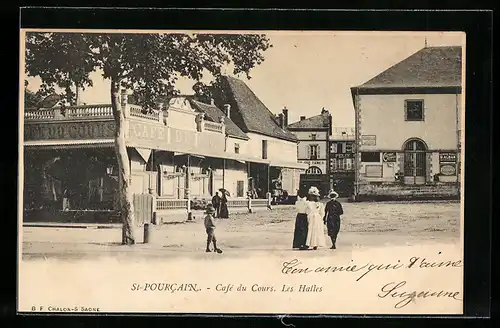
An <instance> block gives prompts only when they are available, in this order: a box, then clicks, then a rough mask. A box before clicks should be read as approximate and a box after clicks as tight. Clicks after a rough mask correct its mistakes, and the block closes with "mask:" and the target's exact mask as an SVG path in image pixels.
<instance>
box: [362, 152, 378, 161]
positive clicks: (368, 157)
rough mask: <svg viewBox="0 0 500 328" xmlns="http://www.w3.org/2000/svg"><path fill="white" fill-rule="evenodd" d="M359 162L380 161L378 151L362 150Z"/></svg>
mask: <svg viewBox="0 0 500 328" xmlns="http://www.w3.org/2000/svg"><path fill="white" fill-rule="evenodd" d="M361 162H366V163H380V153H379V152H373V151H370V152H362V153H361Z"/></svg>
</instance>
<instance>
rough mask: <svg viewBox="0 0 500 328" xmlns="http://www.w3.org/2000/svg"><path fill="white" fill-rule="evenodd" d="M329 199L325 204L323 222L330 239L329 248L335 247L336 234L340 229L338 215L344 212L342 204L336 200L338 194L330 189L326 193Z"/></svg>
mask: <svg viewBox="0 0 500 328" xmlns="http://www.w3.org/2000/svg"><path fill="white" fill-rule="evenodd" d="M328 196H329V198H330V201H329V202H328V203H327V204H326V206H325V218H324V221H325V224H326V227H327V229H328V236H330V239H331V240H332V247H331V249H336V248H337V245H336V243H337V236H338V234H339V231H340V216H341V215H342V214H344V209H343V208H342V204H340V202H339V201H338V200H337V198H338V197H339V194H337V193H336V192H335V191H333V190H330V192H329V193H328Z"/></svg>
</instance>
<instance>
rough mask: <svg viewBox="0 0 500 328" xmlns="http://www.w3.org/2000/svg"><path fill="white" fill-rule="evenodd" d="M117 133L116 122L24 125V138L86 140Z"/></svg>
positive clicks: (104, 137)
mask: <svg viewBox="0 0 500 328" xmlns="http://www.w3.org/2000/svg"><path fill="white" fill-rule="evenodd" d="M114 135H115V123H114V122H113V121H105V122H80V123H68V122H66V123H59V122H58V123H40V124H25V125H24V140H26V141H28V140H54V139H57V140H72V139H75V140H81V139H83V140H85V139H109V138H113V137H114Z"/></svg>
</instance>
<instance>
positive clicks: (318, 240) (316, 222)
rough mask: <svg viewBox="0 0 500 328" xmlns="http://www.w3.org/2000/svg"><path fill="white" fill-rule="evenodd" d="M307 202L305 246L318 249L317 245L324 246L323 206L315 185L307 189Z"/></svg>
mask: <svg viewBox="0 0 500 328" xmlns="http://www.w3.org/2000/svg"><path fill="white" fill-rule="evenodd" d="M308 194H309V202H308V204H307V208H306V214H307V221H308V229H307V239H306V245H307V247H309V248H311V247H312V249H313V250H316V249H318V247H325V246H326V240H325V233H324V230H323V217H324V216H325V208H324V206H323V204H321V203H320V201H319V200H320V197H321V196H320V194H319V190H318V188H316V187H311V188H310V189H309V192H308Z"/></svg>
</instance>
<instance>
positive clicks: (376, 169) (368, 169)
mask: <svg viewBox="0 0 500 328" xmlns="http://www.w3.org/2000/svg"><path fill="white" fill-rule="evenodd" d="M365 173H366V176H367V177H368V178H381V177H382V165H366V166H365Z"/></svg>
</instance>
